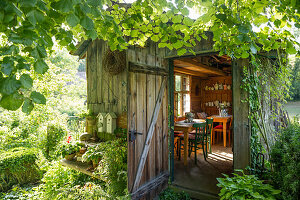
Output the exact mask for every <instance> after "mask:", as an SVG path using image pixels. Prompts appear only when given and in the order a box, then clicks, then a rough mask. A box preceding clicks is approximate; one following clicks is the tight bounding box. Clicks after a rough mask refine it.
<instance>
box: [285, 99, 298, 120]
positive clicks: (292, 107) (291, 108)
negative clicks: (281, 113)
mask: <svg viewBox="0 0 300 200" xmlns="http://www.w3.org/2000/svg"><path fill="white" fill-rule="evenodd" d="M284 107H285V109H286V110H287V111H288V113H289V117H290V119H291V120H293V119H294V117H296V116H297V115H298V117H300V101H289V102H287V104H286V105H285V106H284Z"/></svg>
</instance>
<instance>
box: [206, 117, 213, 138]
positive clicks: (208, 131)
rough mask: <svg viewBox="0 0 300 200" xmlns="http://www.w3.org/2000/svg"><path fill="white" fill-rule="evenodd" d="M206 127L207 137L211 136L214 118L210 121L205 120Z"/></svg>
mask: <svg viewBox="0 0 300 200" xmlns="http://www.w3.org/2000/svg"><path fill="white" fill-rule="evenodd" d="M205 122H206V123H205V125H206V128H205V129H206V134H207V135H210V134H211V131H212V129H213V122H214V119H213V118H210V119H206V120H205Z"/></svg>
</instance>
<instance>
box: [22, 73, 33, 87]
mask: <svg viewBox="0 0 300 200" xmlns="http://www.w3.org/2000/svg"><path fill="white" fill-rule="evenodd" d="M20 82H21V84H22V86H23V87H24V88H26V89H29V88H31V87H32V84H33V80H32V79H31V77H30V76H29V75H28V74H22V76H21V77H20Z"/></svg>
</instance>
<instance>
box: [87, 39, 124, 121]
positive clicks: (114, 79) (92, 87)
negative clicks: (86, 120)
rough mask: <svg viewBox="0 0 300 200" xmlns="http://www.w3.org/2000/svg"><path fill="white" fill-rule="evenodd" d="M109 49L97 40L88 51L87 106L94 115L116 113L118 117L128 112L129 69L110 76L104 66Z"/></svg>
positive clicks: (104, 43) (105, 44)
mask: <svg viewBox="0 0 300 200" xmlns="http://www.w3.org/2000/svg"><path fill="white" fill-rule="evenodd" d="M107 49H108V45H107V43H106V42H104V41H102V40H98V39H97V40H95V41H93V42H92V43H90V45H89V47H88V49H87V63H86V66H87V69H86V74H87V104H88V109H89V110H90V111H92V113H94V114H98V113H99V112H105V113H107V112H115V113H116V114H117V115H118V116H119V115H121V114H124V113H126V112H127V69H126V70H125V71H124V72H122V73H120V74H118V75H114V76H113V75H110V74H109V73H107V72H106V71H105V70H104V69H103V66H102V59H103V56H104V54H105V52H106V51H107Z"/></svg>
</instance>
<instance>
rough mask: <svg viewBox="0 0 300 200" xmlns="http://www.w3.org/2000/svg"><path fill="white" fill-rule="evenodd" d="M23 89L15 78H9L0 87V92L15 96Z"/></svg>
mask: <svg viewBox="0 0 300 200" xmlns="http://www.w3.org/2000/svg"><path fill="white" fill-rule="evenodd" d="M20 87H21V82H20V81H19V80H17V79H16V78H15V76H11V77H8V78H4V80H3V82H2V84H1V85H0V91H1V93H3V94H7V95H10V94H13V93H15V92H16V91H17V90H18V89H19V88H20Z"/></svg>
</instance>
